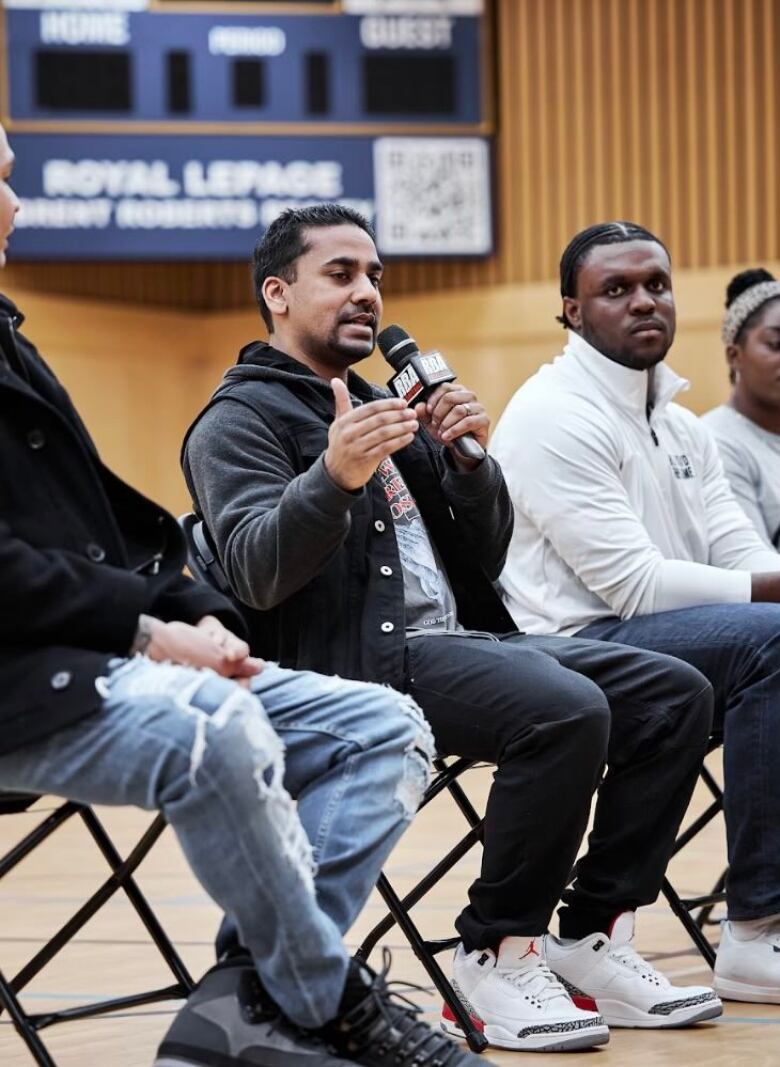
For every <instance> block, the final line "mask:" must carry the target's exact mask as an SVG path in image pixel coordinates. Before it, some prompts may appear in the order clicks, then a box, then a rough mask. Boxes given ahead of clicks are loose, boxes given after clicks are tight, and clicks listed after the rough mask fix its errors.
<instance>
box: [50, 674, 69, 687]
mask: <svg viewBox="0 0 780 1067" xmlns="http://www.w3.org/2000/svg"><path fill="white" fill-rule="evenodd" d="M72 678H73V675H72V674H71V673H70V671H57V673H56V674H55V675H53V676H52V680H51V687H52V689H67V688H68V686H69V685H70V683H71V679H72Z"/></svg>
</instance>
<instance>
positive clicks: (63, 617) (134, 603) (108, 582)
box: [0, 519, 152, 654]
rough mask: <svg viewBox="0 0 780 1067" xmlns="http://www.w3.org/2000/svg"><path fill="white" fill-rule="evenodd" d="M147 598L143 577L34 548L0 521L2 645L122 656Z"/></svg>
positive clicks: (75, 555) (147, 608)
mask: <svg viewBox="0 0 780 1067" xmlns="http://www.w3.org/2000/svg"><path fill="white" fill-rule="evenodd" d="M151 600H152V596H151V591H150V588H149V585H148V583H147V580H146V578H145V577H143V576H142V575H139V574H134V573H133V572H132V571H126V570H122V569H120V568H117V567H111V566H106V565H105V564H103V563H93V562H92V561H91V560H89V559H87V558H86V557H85V556H82V555H80V554H79V553H77V552H71V551H67V550H62V549H40V548H34V547H32V546H31V545H29V544H27V542H25V541H22V540H20V539H19V538H18V537H16V536H14V535H13V533H12V532H11V529H10V527H9V526H8V523H7V522H4V521H3V520H2V519H0V643H3V644H20V645H68V646H70V647H76V648H89V649H94V650H95V651H99V652H116V653H120V654H123V653H126V652H127V651H128V650H129V648H130V646H131V645H132V643H133V638H134V637H135V632H136V628H137V626H138V616H139V615H141V614H142V613H144V612H150V608H151Z"/></svg>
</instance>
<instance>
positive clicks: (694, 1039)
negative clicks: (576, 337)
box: [0, 760, 780, 1067]
mask: <svg viewBox="0 0 780 1067" xmlns="http://www.w3.org/2000/svg"><path fill="white" fill-rule="evenodd" d="M716 762H717V760H716ZM489 781H490V772H489V771H487V770H476V771H472V772H471V773H470V774H469V775H468V776H467V777H466V778H465V779H464V782H465V784H466V786H467V791H468V792H469V794H470V795H472V796H473V797H474V799H475V800H477V801H479V802H480V803H481V801H482V799H483V798H484V795H485V792H486V789H487V787H488V785H489ZM704 799H705V798H704V797H703V796H701V797H699V796H697V798H696V801H695V802H694V806H693V808H692V811H693V812H695V811H696V809H697V805H698V804H699V803H700V802H703V801H704ZM51 806H52V801H51V800H49V799H47V800H44V801H42V802H41V803H40V804H39V805H38V809H37V810H40V809H41V808H50V807H51ZM101 815H102V816H103V817H104V819H105V822H106V824H107V826H108V828H109V831H110V832H111V833H112V835H113V837H114V839H115V841H116V843H117V845H118V847H119V848H120V851H123V850H125V851H126V850H129V848H131V847H132V844H133V843H134V841H135V840H136V839H137V838H138V836H139V835H140V833H141V831H142V830H143V828H144V827H145V826H146V825H147V824H148V822H149V819H150V817H149V816H148V815H145V814H143V813H140V812H134V811H127V810H105V809H104V810H101ZM34 819H35V812H32V813H25V814H23V815H18V816H6V817H3V818H2V819H0V850H1V851H2V852H5V850H6V849H7V848H8V847H10V846H11V845H12V844H13V843H14V842H15V841H16V840H17V839H18V838H19V837H20V836H21V835H22V834H23V833H24V832H25V831H26V830H27V829H28V828H29V827H31V826H32V825H34ZM461 829H462V821H461V819H460V817H459V816H458V814H457V812H456V811H455V809H454V806H453V805H452V803H451V802H449V801H448V800H447V799H445V798H441V799H440V800H438V801H437V802H436V803H435V804H434V805H432V807H431V808H430V809H428V810H427V811H425V812H423V813H422V815H421V816H420V817H419V819H418V821H417V822H416V823H415V825H414V826H413V827H412V829H411V830H410V831H409V832H408V833H407V835H406V837H405V838H404V840H403V841H402V842H401V844H400V845H399V847H398V849H397V850H396V852H395V853H394V855H393V857H392V859H391V861H390V865H389V873H390V875H391V878H392V879H393V882H394V884H395V885H396V886H397V887H400V888H402V889H406V888H408V887H410V886H411V885H412V884H413V882H414V881H415V880H416V879H417V878H418V877H419V876H420V875H421V874H422V873H423V872H424V871H425V870H426V869H427V868H428V867H429V866H430V865H431V863H432V862H433V860H434V858H435V857H436V856H438V855H440V854H441V852H442V851H443V849H444V847H445V843H446V842H447V841H453V842H454V841H455V840H456V836H457V835H458V834H459V833H460V832H461ZM723 857H724V843H723V827H722V821H721V820H717V821H716V822H715V824H714V825H711V826H710V827H709V828H708V830H707V831H706V832H705V833H704V834H703V835H701V836H700V837H699V838H698V839H697V840H696V841H694V842H693V844H692V845H690V846H689V847H688V849H687V850H685V852H684V853H683V855H681V856H680V857H678V858H677V859H676V860H675V861H674V862H673V864H672V868H671V875H672V880H673V881H674V883H675V884H676V885H677V887H678V890H681V891H682V892H684V893H689V894H691V895H694V894H696V893H700V892H705V891H707V890H708V889H709V888H710V887H711V885H712V883H713V882H714V881H715V879H716V877H717V875H718V874H719V873H720V868H721V867H722V865H723ZM477 860H478V856H477V854H476V852H475V853H474V854H473V855H471V856H469V857H467V858H466V859H465V860H464V861H462V863H461V864H460V865H459V867H458V868H457V869H456V871H454V872H453V873H452V875H451V876H450V877H449V879H447V880H446V882H445V883H444V884H443V885H442V886H440V887H439V889H438V890H437V891H435V892H434V893H433V894H432V895H431V896H429V897H428V898H426V900H425V901H423V903H422V904H421V905H419V906H418V908H417V909H416V911H415V914H416V916H417V917H418V920H419V922H420V925H421V926H422V928H423V930H424V932H425V933H426V934H427V935H429V936H440V937H446V936H450V934H451V932H452V919H453V916H454V915H455V914H456V912H457V910H458V908H459V907H460V905H461V903H462V901H463V899H464V894H465V890H466V887H467V885H468V883H469V881H470V879H471V877H472V876H473V873H474V871H475V869H476V864H477ZM104 873H105V871H104V867H103V866H102V861H100V860H99V858H98V856H97V853H96V850H95V847H94V845H93V844H92V842H91V840H90V839H89V838H88V837H87V835H86V831H85V830H84V828H83V827H82V826H81V825H80V824H79V823H78V822H77V821H75V820H74V821H72V822H71V823H69V824H68V825H66V826H65V827H64V828H63V829H61V830H60V831H59V832H58V833H57V834H55V836H54V837H53V838H52V839H51V840H50V841H49V842H48V843H47V844H45V845H44V846H43V847H42V848H41V849H39V850H38V851H37V852H36V853H34V854H33V855H32V856H31V857H29V858H28V859H27V860H25V861H24V863H23V864H22V865H21V866H20V867H19V868H18V869H17V870H16V871H15V872H13V873H12V874H11V875H9V876H8V877H7V878H6V879H4V880H3V881H2V882H0V967H2V968H3V970H4V971H5V973H6V975H10V974H12V973H14V970H15V968H17V967H18V966H19V965H21V964H22V963H23V962H24V961H25V960H26V959H27V958H29V956H30V955H32V953H33V951H34V950H35V949H36V948H37V947H38V945H39V944H40V943H41V942H42V941H43V940H44V939H45V937H46V936H47V935H48V934H50V933H51V932H53V931H54V930H55V929H56V928H57V927H58V925H59V924H60V923H61V922H62V921H64V919H65V918H67V917H68V916H69V914H70V913H71V912H72V911H74V910H75V909H76V907H78V905H79V904H81V903H82V902H83V900H84V899H85V898H86V897H87V895H88V894H89V893H90V892H91V890H92V889H93V888H94V887H95V886H96V885H97V884H98V882H99V880H101V879H102V878H103V877H104ZM138 880H139V883H140V885H141V887H142V888H143V889H144V891H145V892H146V893H147V894H148V896H149V898H150V900H151V903H152V905H153V906H154V908H155V910H156V911H157V914H158V915H159V917H160V919H161V921H162V923H163V925H164V926H165V927H166V929H167V931H168V933H169V935H170V936H171V937H172V939H173V941H174V943H175V944H176V945H177V947H178V948H179V950H180V952H181V953H182V955H183V957H184V959H185V961H186V963H187V965H188V966H189V967H190V968H191V970H192V971H193V973H194V974H198V973H200V972H202V971H203V970H205V969H206V968H207V967H208V966H210V964H211V962H212V958H213V957H212V938H213V935H214V932H215V930H216V927H217V922H218V913H217V909H216V908H215V907H214V906H213V904H212V903H211V902H210V900H209V899H208V898H207V897H206V895H205V893H203V891H202V890H201V889H200V887H199V886H198V884H197V883H196V882H195V880H194V878H193V877H192V876H191V875H190V873H189V871H188V869H187V867H186V865H185V863H184V860H183V858H182V856H181V854H180V852H179V849H178V846H177V845H176V842H175V840H174V837H173V835H172V833H171V832H170V830H168V831H166V833H165V835H164V836H163V838H162V839H161V840H160V841H159V842H158V843H157V845H156V846H155V849H154V851H153V852H152V854H151V855H150V856H149V858H148V859H147V861H146V863H145V864H144V865H143V866H142V868H141V870H140V874H139V878H138ZM382 914H383V908H382V904H381V901H380V900H379V899H377V898H376V897H375V896H374V897H372V899H371V901H370V902H369V905H368V907H367V908H366V910H365V912H364V913H363V915H362V916H361V918H360V920H359V922H358V924H357V926H356V927H355V929H354V930H353V931H352V932H351V933H350V936H349V939H348V940H349V944H350V945H351V946H356V945H357V944H358V943H359V941H360V938H361V936H362V934H363V933H364V932H365V931H367V930H368V929H369V928H370V926H371V925H373V923H374V922H375V921H376V920H377V919H378V918H379V917H380V916H381V915H382ZM710 931H711V933H713V934H715V935H716V934H717V930H716V928H714V927H710ZM386 943H387V944H388V946H389V947H390V948H391V950H392V952H393V969H392V977H394V978H400V979H404V980H407V981H410V982H416V983H419V984H420V985H422V986H423V987H425V988H424V989H423V990H421V991H419V992H415V993H414V994H412V995H413V997H414V999H415V1000H416V1001H417V1002H418V1003H419V1004H420V1005H421V1006H422V1007H423V1008H424V1009H425V1010H426V1011H427V1012H430V1013H431V1017H434V1015H435V1013H436V1012H437V1010H438V999H437V996H436V995H435V993H434V992H432V991H431V989H430V987H429V985H428V983H427V980H426V976H425V974H424V972H423V971H422V969H421V968H420V966H419V965H418V963H417V961H416V960H415V958H414V956H413V955H412V953H411V952H410V950H409V949H408V948H407V947H406V945H405V943H404V941H403V938H401V937H400V936H399V935H398V932H397V931H391V933H390V935H389V936H388V938H387V942H386ZM637 945H638V948H639V949H640V951H642V952H643V953H644V954H645V955H646V956H648V957H649V958H650V959H652V960H653V961H654V962H655V963H656V965H657V966H658V967H659V968H660V969H661V970H663V971H664V972H665V973H666V974H668V975H669V976H670V977H673V978H675V979H677V980H679V981H681V982H686V981H687V982H691V983H694V982H703V981H706V980H707V978H708V974H709V972H708V971H707V969H706V967H705V966H704V965H703V962H702V960H701V958H700V957H699V956H698V954H697V953H696V952H695V951H694V949H693V947H692V945H691V944H690V943H689V941H688V939H687V937H686V935H685V933H684V932H683V930H682V928H681V927H680V926H679V924H678V923H677V921H676V920H675V918H674V916H673V915H672V914H671V913H670V912H669V910H668V908H667V907H666V904H665V903H664V902H662V901H659V902H658V903H657V904H655V905H653V906H652V907H649V908H645V909H643V910H642V912H640V915H639V921H638V935H637ZM378 956H379V950H377V955H376V958H374V959H373V960H372V962H374V963H377V962H378ZM444 962H445V965H446V959H445V961H444ZM168 981H169V978H168V975H167V973H166V972H165V970H164V968H163V967H162V965H161V963H160V961H159V958H158V957H157V956H156V953H155V951H154V950H152V949H150V948H149V945H148V943H147V940H146V935H145V931H144V930H143V929H142V928H141V926H140V924H139V922H138V920H137V919H136V917H135V915H134V913H133V912H132V909H131V907H130V905H129V904H128V903H127V901H126V900H125V899H124V898H122V897H115V898H114V899H113V900H112V901H111V902H110V903H109V904H108V905H107V906H106V907H105V908H104V909H103V911H102V912H100V913H99V914H98V916H97V917H96V918H95V919H93V921H92V922H91V923H90V924H89V925H88V926H87V927H85V929H84V930H83V931H82V932H81V935H80V936H79V937H78V938H77V940H76V942H75V943H74V944H72V945H70V946H69V947H68V948H67V949H66V950H65V951H64V953H63V954H62V956H61V957H60V958H59V959H58V960H55V961H54V962H53V963H52V964H50V965H49V967H48V968H47V969H46V970H45V971H44V972H43V974H41V975H39V976H38V978H37V979H36V980H35V981H34V982H33V983H32V984H31V986H30V987H29V990H28V992H27V995H26V998H25V1002H26V1004H27V1006H28V1010H30V1011H43V1010H46V1009H50V1008H54V1007H55V1006H68V1005H71V1004H74V1003H76V1002H77V1001H79V1000H80V1001H82V1002H83V1001H86V1000H99V999H101V998H104V997H110V996H116V995H119V994H122V993H126V992H136V991H139V990H142V989H144V988H150V987H152V986H153V985H163V984H167V982H168ZM177 1007H178V1005H177V1004H174V1003H168V1004H159V1005H154V1006H152V1007H150V1008H146V1009H142V1010H138V1011H136V1012H134V1013H128V1014H126V1015H123V1016H103V1017H102V1018H97V1019H92V1020H85V1021H82V1022H75V1023H67V1024H64V1025H60V1026H55V1027H52V1028H51V1029H48V1030H46V1031H44V1037H45V1039H46V1041H47V1043H48V1045H49V1047H50V1049H51V1050H52V1052H53V1055H54V1057H55V1059H56V1062H57V1064H58V1067H150V1064H151V1063H152V1060H153V1056H154V1051H155V1048H156V1044H157V1042H158V1040H159V1039H160V1037H161V1036H162V1034H163V1033H164V1032H165V1030H166V1028H167V1026H168V1024H169V1022H170V1020H171V1018H172V1016H173V1014H174V1013H175V1011H176V1010H177ZM486 1059H488V1060H489V1061H490V1062H491V1063H494V1064H497V1065H501V1067H509V1065H511V1064H513V1063H518V1062H524V1063H533V1062H534V1059H533V1057H532V1056H529V1055H524V1056H523V1055H521V1054H519V1053H507V1052H502V1053H499V1052H488V1054H487V1056H486ZM536 1059H537V1060H538V1059H539V1057H538V1056H537V1057H536ZM740 1062H741V1063H743V1064H749V1065H750V1067H776V1065H779V1064H780V1006H774V1007H772V1006H768V1005H760V1004H736V1003H732V1004H728V1005H727V1006H726V1012H725V1015H724V1017H723V1018H722V1019H720V1020H718V1021H717V1022H716V1023H712V1024H707V1025H703V1026H701V1027H698V1028H696V1029H693V1030H687V1031H686V1030H678V1031H666V1032H652V1031H639V1030H616V1031H613V1032H612V1037H611V1041H610V1044H609V1045H608V1046H607V1047H606V1048H604V1049H601V1050H598V1051H593V1052H587V1053H569V1054H567V1055H561V1054H551V1055H546V1056H544V1057H543V1058H542V1062H541V1063H540V1067H542V1064H543V1067H558V1065H563V1064H564V1063H565V1064H566V1065H567V1067H574V1064H575V1063H579V1064H582V1067H623V1065H624V1064H631V1065H632V1067H681V1065H686V1067H687V1065H690V1067H697V1065H702V1067H705V1065H706V1067H732V1065H733V1064H738V1063H740ZM31 1063H32V1059H31V1057H30V1056H29V1054H28V1052H27V1050H26V1049H25V1047H24V1046H23V1045H22V1043H21V1041H20V1040H19V1038H18V1037H17V1035H16V1033H15V1031H14V1030H13V1028H12V1027H11V1026H10V1025H9V1023H8V1022H7V1020H6V1018H5V1016H0V1067H28V1065H29V1064H31Z"/></svg>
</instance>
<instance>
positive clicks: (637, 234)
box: [556, 222, 671, 328]
mask: <svg viewBox="0 0 780 1067" xmlns="http://www.w3.org/2000/svg"><path fill="white" fill-rule="evenodd" d="M626 241H654V242H655V244H658V245H660V246H661V248H663V250H664V252H666V254H667V256H668V255H669V249H668V248H667V247H666V245H665V244H664V243H663V241H662V240H661V239H660V238H659V237H656V236H655V234H654V233H651V232H650V230H647V229H645V227H644V226H640V225H639V223H637V222H597V223H596V224H595V225H594V226H588V227H587V228H586V229H584V230H580V232H579V233H577V234H575V235H574V237H572V239H571V241H569V243H568V244H567V245H566V248H565V249H564V253H563V255H562V256H561V263H560V273H561V296H562V297H564V296H576V295H577V276H578V274H579V272H580V268H581V267H582V265H583V263H584V262H585V260H586V259H587V257H588V253H589V252H590V250H591V248H595V247H596V245H616V244H623V243H624V242H626ZM669 258H670V259H671V256H669ZM556 320H557V321H558V322H560V324H561V325H562V326H563V327H564V328H568V327H569V326H570V325H571V323H570V322H569V321H568V319H567V318H566V315H565V313H564V314H562V315H556Z"/></svg>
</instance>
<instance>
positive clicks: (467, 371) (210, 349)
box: [13, 262, 780, 512]
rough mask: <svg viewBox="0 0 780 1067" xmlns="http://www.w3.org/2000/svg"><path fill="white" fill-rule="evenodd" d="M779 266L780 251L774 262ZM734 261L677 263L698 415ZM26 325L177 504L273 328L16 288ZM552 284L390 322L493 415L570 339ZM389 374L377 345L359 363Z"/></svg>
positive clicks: (711, 400) (423, 305)
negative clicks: (199, 430)
mask: <svg viewBox="0 0 780 1067" xmlns="http://www.w3.org/2000/svg"><path fill="white" fill-rule="evenodd" d="M768 266H769V267H770V269H773V270H775V271H776V272H777V273H778V274H780V263H775V264H772V263H771V262H770V263H768ZM731 272H732V268H728V269H724V268H711V269H708V270H695V271H686V270H680V271H678V272H677V274H676V276H675V295H676V300H677V308H678V330H677V340H676V341H675V344H674V348H673V350H672V353H671V355H670V359H669V362H670V364H671V365H672V366H673V367H674V368H675V370H677V371H678V372H679V373H680V374H682V375H684V376H685V377H687V378H689V379H690V380H691V383H692V388H691V390H690V392H688V393H687V394H685V395H684V396H683V397H682V398H681V399H682V402H683V403H685V404H686V405H688V406H689V407H690V408H691V409H692V410H693V411H695V412H697V413H701V412H703V411H706V410H708V409H709V408H711V407H713V406H714V405H715V404H718V403H721V402H722V401H723V400H725V398H726V396H727V394H728V382H727V374H726V365H725V360H724V356H723V346H722V345H721V342H720V336H719V335H720V320H721V305H722V300H723V292H724V289H725V286H726V283H727V281H728V279H729V277H730V274H731ZM13 295H14V297H15V299H16V300H17V301H18V303H19V306H20V307H21V308H22V309H23V310H24V311H25V312H26V314H27V322H26V324H25V332H26V333H27V335H28V336H29V337H30V338H31V339H32V340H33V341H35V342H36V343H37V344H38V346H39V348H40V350H41V352H42V354H43V355H44V357H45V358H46V359H47V360H48V361H49V362H50V363H51V364H52V366H53V367H54V368H55V370H56V372H57V373H58V374H59V375H60V377H61V378H62V380H63V382H64V383H65V385H66V387H67V388H68V389H69V390H70V391H71V393H72V394H73V397H74V400H75V401H76V404H77V406H78V407H79V409H80V410H81V412H82V414H83V416H84V418H85V421H86V423H87V425H88V426H89V428H90V430H91V431H92V433H93V434H94V436H95V439H96V441H97V443H98V446H99V448H100V449H101V451H102V453H103V455H104V458H105V459H106V461H107V462H108V463H109V464H110V465H111V466H112V467H114V469H116V470H117V472H118V473H119V474H121V475H122V476H123V477H125V478H127V479H128V480H129V481H131V482H132V483H133V484H135V485H137V486H138V487H139V488H141V489H142V490H143V491H144V492H146V493H148V494H149V495H150V496H152V497H153V498H155V499H156V500H159V501H160V502H161V503H163V504H164V505H165V506H167V507H168V508H170V509H171V510H172V511H174V512H181V511H183V510H185V509H186V508H187V507H188V506H189V501H188V497H187V491H186V488H185V485H184V481H183V479H182V476H181V472H180V470H179V462H178V456H179V448H180V445H181V440H182V437H183V434H184V431H185V430H186V428H187V426H188V425H189V423H190V422H191V420H192V418H193V417H194V416H195V415H196V414H197V412H198V411H199V410H200V409H201V408H202V406H203V404H204V403H205V402H206V400H207V399H208V397H209V396H210V394H211V393H212V392H213V390H214V389H215V388H216V386H217V385H218V383H219V381H220V379H221V377H222V374H223V373H224V371H225V370H226V369H227V368H228V367H229V366H231V365H232V364H233V363H234V362H235V358H236V355H237V353H238V350H239V348H240V347H241V346H242V345H244V344H246V343H247V342H248V341H251V340H252V339H253V338H256V337H261V336H263V330H262V323H261V321H260V318H259V316H258V314H257V313H256V312H255V311H253V310H252V309H248V310H235V311H229V312H215V313H207V314H204V313H197V312H196V313H193V312H190V311H160V310H156V311H155V310H149V309H144V311H143V312H142V313H141V312H139V311H138V309H136V308H132V307H128V306H127V305H122V304H118V303H115V304H109V303H101V304H96V303H95V302H94V301H82V300H73V299H64V298H62V297H51V296H42V295H41V294H34V293H24V292H17V291H14V293H13ZM559 304H560V301H559V298H558V296H557V292H556V288H555V286H554V285H553V284H551V283H550V282H526V283H523V284H515V285H503V286H487V287H485V288H481V289H477V288H475V289H472V290H469V291H468V292H459V293H437V294H433V295H431V294H416V295H412V296H395V297H391V298H390V299H389V300H388V301H387V304H386V308H385V322H392V321H398V322H401V323H403V324H404V326H405V327H406V328H407V329H408V330H409V331H410V332H411V333H412V334H413V335H414V336H415V337H416V338H417V340H418V341H419V342H420V345H421V346H422V347H423V348H430V347H434V346H438V347H440V348H441V349H442V350H443V351H444V352H445V353H446V355H447V357H448V359H449V360H450V361H451V363H452V365H453V367H455V369H456V370H457V371H458V375H459V377H460V380H461V381H463V382H466V383H468V384H469V385H470V386H471V387H472V388H474V389H475V390H476V391H477V393H478V395H479V396H480V399H481V400H482V401H483V402H484V403H485V406H486V408H487V410H488V412H489V414H490V415H491V417H492V418H493V420H495V419H497V418H498V416H499V415H500V414H501V412H502V410H503V409H504V407H505V405H506V403H507V401H508V400H509V398H510V397H511V395H512V393H513V392H514V391H515V390H516V389H517V388H518V387H519V386H520V385H521V384H522V382H523V381H525V379H526V378H527V377H528V376H529V375H531V374H533V373H534V371H536V369H537V368H538V367H539V366H540V364H542V363H544V362H546V361H548V360H550V359H552V358H554V356H555V355H556V354H557V353H558V352H559V351H560V350H561V346H562V345H563V344H564V342H565V334H564V331H563V330H562V329H561V328H560V326H559V325H558V324H557V323H556V322H555V315H556V314H557V313H558V310H559ZM360 373H361V374H363V375H365V377H367V378H369V379H370V380H372V381H379V382H384V381H386V380H387V378H388V368H387V364H386V363H385V362H384V361H383V360H382V359H381V357H380V356H377V355H374V356H372V357H371V359H370V360H366V361H365V363H363V364H361V366H360Z"/></svg>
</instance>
